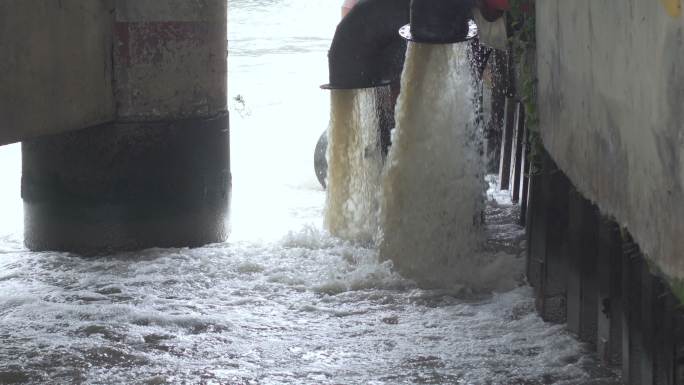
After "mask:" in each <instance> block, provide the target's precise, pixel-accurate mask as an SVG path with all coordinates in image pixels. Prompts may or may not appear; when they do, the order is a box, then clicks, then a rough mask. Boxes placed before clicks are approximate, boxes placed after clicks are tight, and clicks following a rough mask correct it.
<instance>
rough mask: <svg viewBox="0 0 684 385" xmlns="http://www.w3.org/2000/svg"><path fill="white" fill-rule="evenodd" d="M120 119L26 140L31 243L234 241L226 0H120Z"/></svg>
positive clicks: (85, 247)
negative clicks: (230, 211)
mask: <svg viewBox="0 0 684 385" xmlns="http://www.w3.org/2000/svg"><path fill="white" fill-rule="evenodd" d="M114 4H115V17H114V19H115V20H114V25H113V26H112V30H113V36H114V37H113V40H114V44H113V55H112V56H113V61H114V65H113V67H114V71H113V73H114V74H113V78H114V81H113V84H114V99H115V102H116V111H117V116H116V121H115V122H113V123H109V124H104V125H100V126H96V127H90V128H87V129H84V130H80V131H74V132H71V133H68V134H62V135H56V136H48V137H43V138H39V139H36V140H31V141H26V142H24V143H23V172H24V175H23V178H22V197H23V199H24V206H25V213H26V214H25V216H26V220H25V243H26V245H27V247H29V248H30V249H32V250H48V249H50V250H65V251H73V252H77V253H82V254H92V253H100V252H109V251H114V250H128V249H140V248H146V247H153V246H160V247H171V246H198V245H202V244H206V243H209V242H218V241H222V240H224V239H225V238H226V236H227V233H228V226H227V224H226V217H227V212H228V206H229V199H230V183H231V176H230V162H229V142H228V141H229V135H228V114H227V111H226V88H227V82H226V75H227V63H226V56H227V39H226V36H227V33H226V16H227V13H226V12H227V11H226V6H227V5H226V2H225V1H223V0H200V1H193V2H188V1H184V0H168V1H157V0H117V1H116V2H115V3H114Z"/></svg>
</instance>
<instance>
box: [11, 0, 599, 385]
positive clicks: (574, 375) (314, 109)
mask: <svg viewBox="0 0 684 385" xmlns="http://www.w3.org/2000/svg"><path fill="white" fill-rule="evenodd" d="M338 5H339V4H337V2H336V3H335V4H330V3H329V2H322V1H319V0H232V1H231V2H230V4H229V8H230V12H229V13H230V16H229V18H230V33H229V40H230V47H231V48H230V49H231V52H230V58H229V59H230V64H229V66H230V69H229V74H230V81H229V83H230V84H229V86H230V94H231V95H230V96H231V98H232V99H233V102H232V105H231V113H232V115H231V121H232V127H231V139H232V152H233V172H234V187H235V189H234V198H233V216H232V226H233V229H234V232H233V234H232V236H231V239H230V240H229V241H228V242H226V243H222V244H215V245H209V246H206V247H202V248H197V249H153V250H146V251H142V252H134V253H125V254H119V255H108V256H101V257H99V258H94V259H85V258H80V257H78V256H75V255H69V254H65V253H51V252H45V253H34V252H30V251H27V250H25V249H24V248H23V246H22V245H21V234H20V233H18V232H17V231H14V229H15V228H16V227H18V226H20V218H15V215H14V214H12V213H16V212H19V211H20V207H21V206H20V202H19V200H18V193H19V192H18V183H19V180H18V175H17V170H18V168H19V162H20V160H19V158H18V148H17V147H16V146H14V147H10V148H2V149H0V157H2V159H3V161H4V162H3V163H2V169H1V170H2V172H3V184H2V189H3V194H2V195H3V198H4V200H3V202H2V206H0V207H1V208H2V210H3V211H2V215H3V222H7V223H9V224H8V226H5V227H3V228H2V234H3V235H1V236H0V384H6V383H18V384H23V383H26V384H79V383H83V384H164V383H169V384H388V385H390V384H511V385H513V384H599V383H607V382H608V381H609V379H610V375H609V374H607V373H605V372H604V371H602V370H601V369H600V368H599V367H598V366H597V365H596V364H595V361H594V359H593V358H591V356H588V355H586V354H585V353H584V350H583V348H582V346H581V345H580V344H579V343H577V342H576V341H575V340H574V339H573V338H572V337H570V336H569V335H568V334H567V333H566V332H564V331H563V328H562V327H560V326H552V325H548V324H545V323H544V322H542V321H541V320H540V319H539V318H538V317H537V316H536V314H535V312H534V300H533V297H532V293H531V290H530V289H529V288H527V287H525V286H520V287H516V288H514V289H512V290H505V291H499V292H495V293H491V294H483V293H478V294H477V295H473V294H471V295H468V296H465V295H463V293H462V291H458V290H446V289H441V290H426V289H420V288H419V287H418V286H417V285H416V284H415V283H414V281H412V280H409V279H406V278H403V277H402V276H400V275H399V274H397V273H396V272H395V271H394V270H393V269H392V268H391V263H390V262H379V257H378V251H377V250H376V249H375V248H373V247H368V246H367V245H365V244H359V243H355V242H351V241H346V240H342V239H340V238H338V237H334V236H331V235H329V234H328V233H327V232H326V231H324V230H323V216H324V215H323V208H324V205H325V192H324V191H322V190H321V189H320V187H319V186H318V185H317V182H316V178H315V175H314V172H313V167H312V163H313V159H312V158H313V151H314V147H315V144H316V141H317V139H318V136H319V135H320V134H321V132H323V130H324V129H325V128H326V126H327V124H328V118H329V109H328V106H329V101H328V97H327V96H328V95H327V94H326V93H324V92H322V91H320V90H318V89H317V86H318V84H321V83H324V82H325V81H326V80H327V79H326V78H327V65H326V56H325V55H326V50H327V47H328V46H329V44H330V37H331V36H332V33H333V31H334V27H335V22H336V20H337V18H338V16H339V8H338ZM425 188H426V189H429V188H430V186H425ZM486 201H487V205H486V209H485V212H486V215H485V217H486V220H485V224H484V232H485V238H486V241H485V246H484V247H485V248H487V249H488V250H490V251H491V252H492V253H500V254H502V255H503V254H505V255H507V256H509V257H510V258H511V259H513V260H515V261H517V262H518V264H519V266H521V265H522V263H523V259H522V258H521V253H522V249H521V247H520V246H521V244H520V242H521V238H522V232H521V229H520V228H519V227H517V226H516V225H514V224H512V222H513V218H514V217H515V215H516V213H515V207H513V206H511V205H510V204H509V203H508V201H507V200H506V198H505V194H504V195H499V194H497V193H495V190H490V191H489V192H488V194H487V198H486Z"/></svg>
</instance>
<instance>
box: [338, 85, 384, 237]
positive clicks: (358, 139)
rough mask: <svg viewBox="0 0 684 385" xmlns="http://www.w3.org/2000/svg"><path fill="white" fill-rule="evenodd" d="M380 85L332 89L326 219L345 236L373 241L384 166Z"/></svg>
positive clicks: (340, 234) (376, 225) (341, 235)
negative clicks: (381, 138)
mask: <svg viewBox="0 0 684 385" xmlns="http://www.w3.org/2000/svg"><path fill="white" fill-rule="evenodd" d="M379 92H382V91H381V90H379V89H360V90H333V91H332V94H331V114H330V115H331V119H330V127H329V129H328V143H330V145H329V146H328V154H327V156H328V194H327V200H326V215H325V224H326V227H327V229H328V230H329V231H330V233H331V234H333V235H335V236H338V237H340V238H343V239H348V240H355V241H360V242H366V243H367V242H371V241H372V240H373V238H374V236H375V234H376V233H377V227H378V209H379V200H378V192H379V185H380V175H381V171H382V151H381V148H380V137H379V124H380V115H381V114H380V113H379V111H380V108H379V106H378V104H379V103H378V101H379V100H381V99H380V98H379V95H378V93H379Z"/></svg>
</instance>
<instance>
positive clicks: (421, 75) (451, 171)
mask: <svg viewBox="0 0 684 385" xmlns="http://www.w3.org/2000/svg"><path fill="white" fill-rule="evenodd" d="M472 81H473V80H472V77H471V74H470V63H469V59H468V45H467V44H455V45H422V44H410V45H409V49H408V52H407V58H406V64H405V67H404V72H403V75H402V92H401V95H400V96H399V100H398V104H397V112H396V123H397V128H396V129H395V132H394V135H393V143H392V147H391V149H390V153H389V157H388V164H387V165H386V167H387V169H386V171H385V174H384V178H383V195H382V197H383V200H382V209H381V218H382V219H381V224H382V236H381V242H380V255H381V257H382V258H383V259H390V260H392V261H394V265H395V267H396V268H397V269H398V270H399V271H400V272H401V273H402V274H404V275H406V276H408V277H410V278H413V279H415V280H417V281H418V282H419V283H421V284H423V285H429V286H433V285H438V286H445V285H456V286H457V285H463V284H465V285H468V286H473V287H479V285H480V284H481V281H482V276H481V275H482V274H481V272H482V271H481V266H479V265H480V261H479V258H478V256H477V252H476V251H477V249H478V247H479V245H480V243H481V240H482V232H481V218H482V211H483V207H484V191H485V188H484V179H483V169H482V167H483V164H484V162H483V160H482V159H481V155H480V151H479V142H478V141H479V138H480V133H479V132H478V128H477V126H476V125H475V124H474V115H473V111H474V107H473V103H472V99H473V92H472Z"/></svg>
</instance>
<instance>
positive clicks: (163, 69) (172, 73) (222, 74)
mask: <svg viewBox="0 0 684 385" xmlns="http://www.w3.org/2000/svg"><path fill="white" fill-rule="evenodd" d="M227 5H228V4H227V2H226V1H225V0H195V1H192V2H190V1H188V0H163V1H161V0H117V3H116V24H115V26H114V29H115V32H114V40H115V47H116V49H115V53H114V57H115V61H114V63H115V64H114V68H115V79H116V81H115V95H116V103H117V110H118V116H119V118H120V120H124V121H130V120H134V121H149V120H153V121H154V120H168V119H183V118H198V117H205V118H207V117H212V116H216V115H217V114H219V113H223V112H225V110H226V105H227V101H226V95H227V92H226V87H227V83H226V77H227V73H226V72H227V70H228V67H227V65H226V55H227V34H228V33H227V30H226V15H227V13H226V12H227V10H226V7H227ZM217 43H221V44H217Z"/></svg>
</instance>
